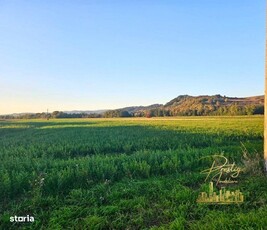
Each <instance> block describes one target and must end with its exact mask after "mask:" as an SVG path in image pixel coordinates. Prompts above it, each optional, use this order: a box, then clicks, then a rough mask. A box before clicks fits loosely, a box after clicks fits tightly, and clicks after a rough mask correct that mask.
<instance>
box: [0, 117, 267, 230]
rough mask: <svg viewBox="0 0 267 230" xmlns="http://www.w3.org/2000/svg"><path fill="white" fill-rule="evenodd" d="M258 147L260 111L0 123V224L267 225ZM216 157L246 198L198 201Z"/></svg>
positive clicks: (73, 226)
mask: <svg viewBox="0 0 267 230" xmlns="http://www.w3.org/2000/svg"><path fill="white" fill-rule="evenodd" d="M262 152H263V116H240V117H178V118H158V119H156V118H150V119H149V118H142V119H141V118H124V119H122V118H118V119H116V118H113V119H54V120H2V121H0V229H62V230H63V229H154V230H156V229H203V230H204V229H205V230H206V229H220V230H223V229H247V230H248V229H266V226H267V178H266V176H265V175H264V174H263V172H262V167H263V166H262V164H261V162H260V159H261V158H262V157H263V153H262ZM244 153H246V155H247V157H246V159H245V158H244ZM214 154H223V155H224V156H226V157H227V158H228V159H229V161H231V162H235V163H236V164H238V165H239V166H240V167H244V171H243V172H242V173H241V174H240V177H239V178H238V179H239V183H238V185H237V187H238V189H240V190H241V191H242V192H243V194H244V197H245V200H244V203H242V204H230V205H218V204H217V205H210V204H199V203H197V202H196V200H197V197H198V195H199V193H200V192H202V191H207V184H206V183H205V182H204V180H205V175H203V174H201V173H200V172H201V171H202V170H203V169H206V168H209V167H210V165H211V162H212V161H211V160H206V161H205V160H200V159H202V157H205V156H210V155H214ZM15 215H17V216H27V215H31V216H34V220H35V221H34V222H33V223H15V222H10V217H11V216H15Z"/></svg>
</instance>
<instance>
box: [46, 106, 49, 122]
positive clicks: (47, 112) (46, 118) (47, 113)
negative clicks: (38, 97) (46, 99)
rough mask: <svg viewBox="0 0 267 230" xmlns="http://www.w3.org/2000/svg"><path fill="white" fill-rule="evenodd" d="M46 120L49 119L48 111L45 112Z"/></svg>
mask: <svg viewBox="0 0 267 230" xmlns="http://www.w3.org/2000/svg"><path fill="white" fill-rule="evenodd" d="M46 119H47V120H49V117H48V109H47V110H46Z"/></svg>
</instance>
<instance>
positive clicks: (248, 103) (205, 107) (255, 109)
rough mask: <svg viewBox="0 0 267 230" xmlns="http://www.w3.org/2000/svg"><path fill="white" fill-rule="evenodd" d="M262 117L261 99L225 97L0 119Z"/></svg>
mask: <svg viewBox="0 0 267 230" xmlns="http://www.w3.org/2000/svg"><path fill="white" fill-rule="evenodd" d="M263 113H264V96H263V95H260V96H251V97H227V96H222V95H220V94H216V95H212V96H209V95H200V96H190V95H180V96H178V97H176V98H174V99H172V100H170V101H169V102H167V103H166V104H152V105H148V106H128V107H124V108H119V109H113V110H105V109H102V110H70V111H54V112H52V113H48V114H47V113H46V112H42V113H14V114H9V115H0V118H5V119H12V118H46V117H47V116H48V117H52V118H90V117H91V118H93V117H153V116H156V117H158V116H159V117H160V116H207V115H253V114H263Z"/></svg>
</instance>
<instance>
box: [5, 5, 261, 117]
mask: <svg viewBox="0 0 267 230" xmlns="http://www.w3.org/2000/svg"><path fill="white" fill-rule="evenodd" d="M265 9H266V6H265V1H264V0H253V1H251V0H234V1H233V0H224V1H222V0H217V1H214V0H186V1H185V0H164V1H163V0H135V1H133V0H96V1H94V0H87V1H85V0H84V1H82V0H75V1H72V0H57V1H54V0H46V1H41V0H39V1H38V0H29V1H26V0H24V1H23V0H20V1H18V0H16V1H14V0H0V114H9V113H19V112H43V111H46V110H47V108H48V109H49V111H51V112H52V111H55V110H60V111H65V110H97V109H115V108H122V107H126V106H133V105H150V104H155V103H162V104H165V103H167V102H168V101H170V100H171V99H173V98H174V97H177V96H178V95H184V94H188V95H193V96H198V95H214V94H221V95H226V96H236V97H246V96H255V95H263V94H264V57H265Z"/></svg>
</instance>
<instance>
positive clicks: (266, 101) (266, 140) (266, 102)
mask: <svg viewBox="0 0 267 230" xmlns="http://www.w3.org/2000/svg"><path fill="white" fill-rule="evenodd" d="M265 4H266V3H265ZM265 17H266V18H265V92H264V162H265V172H266V173H267V7H266V6H265Z"/></svg>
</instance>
